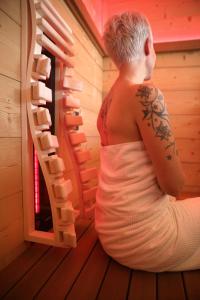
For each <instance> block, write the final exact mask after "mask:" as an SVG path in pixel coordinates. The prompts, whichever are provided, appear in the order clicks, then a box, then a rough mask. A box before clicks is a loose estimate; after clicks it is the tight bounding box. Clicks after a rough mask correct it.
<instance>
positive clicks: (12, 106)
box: [0, 0, 25, 269]
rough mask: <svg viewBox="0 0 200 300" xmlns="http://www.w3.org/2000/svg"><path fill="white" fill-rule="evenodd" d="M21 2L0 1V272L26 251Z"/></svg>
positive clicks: (18, 0)
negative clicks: (22, 168)
mask: <svg viewBox="0 0 200 300" xmlns="http://www.w3.org/2000/svg"><path fill="white" fill-rule="evenodd" d="M20 33H21V17H20V0H15V1H6V0H3V1H0V53H1V55H0V245H1V246H0V269H1V268H3V267H4V266H6V265H7V264H8V263H9V262H10V261H11V260H12V259H13V258H15V257H16V256H17V255H18V254H19V253H21V252H22V251H23V250H24V249H25V243H24V239H23V214H22V171H21V118H20V75H21V74H20Z"/></svg>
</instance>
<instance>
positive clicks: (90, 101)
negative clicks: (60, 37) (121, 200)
mask: <svg viewBox="0 0 200 300" xmlns="http://www.w3.org/2000/svg"><path fill="white" fill-rule="evenodd" d="M51 2H52V4H53V5H54V7H55V8H56V9H57V11H58V12H59V13H60V14H61V16H62V17H63V18H64V19H65V20H66V22H67V23H68V24H69V26H70V27H71V29H72V31H73V35H74V39H75V45H74V50H75V68H74V78H77V79H79V80H81V81H82V82H83V85H84V90H83V92H81V93H77V94H76V95H77V98H79V99H80V101H81V115H82V117H83V126H81V127H80V130H81V131H83V132H84V133H85V134H86V136H87V141H88V142H87V143H85V145H84V144H83V148H86V149H90V150H91V152H92V160H91V161H90V162H89V163H88V164H87V166H97V167H98V165H99V134H98V131H97V128H96V116H97V112H98V110H99V108H100V105H101V102H102V84H103V58H102V56H101V55H100V53H99V52H98V51H97V49H96V48H95V46H94V45H93V43H92V42H91V41H90V39H89V38H88V36H87V34H86V33H85V31H84V29H83V28H82V27H81V25H80V24H79V23H78V21H77V20H76V18H75V17H74V15H73V14H72V12H71V11H70V9H69V8H68V7H67V5H66V4H65V3H64V1H63V0H51Z"/></svg>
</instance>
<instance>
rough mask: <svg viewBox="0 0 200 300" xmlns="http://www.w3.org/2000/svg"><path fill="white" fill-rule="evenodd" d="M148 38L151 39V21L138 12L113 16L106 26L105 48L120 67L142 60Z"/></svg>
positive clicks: (104, 35) (104, 34)
mask: <svg viewBox="0 0 200 300" xmlns="http://www.w3.org/2000/svg"><path fill="white" fill-rule="evenodd" d="M147 37H150V38H151V27H150V24H149V21H148V19H147V18H146V16H144V15H143V14H141V13H139V12H136V11H127V12H124V13H122V14H119V15H113V16H112V17H111V18H110V19H109V20H108V21H107V22H106V24H105V26H104V33H103V41H104V45H105V48H106V50H107V52H108V55H109V56H110V57H111V58H112V59H113V60H114V62H116V63H117V64H119V65H120V64H121V63H123V62H130V61H132V60H134V59H137V58H140V57H141V55H142V50H143V49H142V48H143V47H144V43H145V40H146V38H147Z"/></svg>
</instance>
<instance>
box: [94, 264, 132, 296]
mask: <svg viewBox="0 0 200 300" xmlns="http://www.w3.org/2000/svg"><path fill="white" fill-rule="evenodd" d="M130 274H131V269H129V268H127V267H125V266H123V265H121V264H119V263H118V262H116V261H115V260H113V259H111V263H110V266H109V268H108V271H107V273H106V277H105V279H104V281H103V284H102V286H101V289H100V291H99V294H98V296H97V298H96V300H106V299H115V300H122V299H126V294H127V290H128V285H129V279H130Z"/></svg>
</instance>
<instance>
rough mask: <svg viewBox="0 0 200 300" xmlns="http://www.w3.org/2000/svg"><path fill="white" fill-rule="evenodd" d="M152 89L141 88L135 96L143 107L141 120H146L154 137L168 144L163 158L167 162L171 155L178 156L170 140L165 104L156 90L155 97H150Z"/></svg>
mask: <svg viewBox="0 0 200 300" xmlns="http://www.w3.org/2000/svg"><path fill="white" fill-rule="evenodd" d="M153 90H154V88H149V87H148V86H141V87H139V89H138V90H137V94H136V96H138V97H140V98H141V101H140V103H141V104H142V105H143V107H144V109H143V110H142V111H143V113H144V117H143V120H144V119H146V120H148V123H147V125H148V126H152V128H153V130H154V132H155V136H156V137H159V138H160V140H165V141H167V142H168V144H167V146H166V147H165V149H167V150H169V151H170V152H169V153H167V155H166V156H165V158H166V159H167V160H171V159H172V154H176V155H178V150H177V149H176V143H175V140H172V139H171V136H172V133H171V129H170V123H169V120H168V112H167V108H166V106H165V103H164V102H163V101H162V100H163V96H162V94H159V92H158V89H156V96H155V97H152V92H153Z"/></svg>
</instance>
